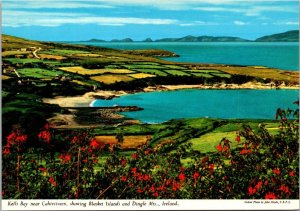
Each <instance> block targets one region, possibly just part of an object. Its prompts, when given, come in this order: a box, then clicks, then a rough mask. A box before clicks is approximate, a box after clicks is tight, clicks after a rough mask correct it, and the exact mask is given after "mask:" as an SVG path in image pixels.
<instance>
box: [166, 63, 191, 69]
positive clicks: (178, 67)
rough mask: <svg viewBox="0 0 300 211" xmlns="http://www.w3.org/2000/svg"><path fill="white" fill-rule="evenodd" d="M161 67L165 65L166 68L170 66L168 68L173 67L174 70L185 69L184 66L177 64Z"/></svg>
mask: <svg viewBox="0 0 300 211" xmlns="http://www.w3.org/2000/svg"><path fill="white" fill-rule="evenodd" d="M163 67H167V68H170V69H175V70H186V68H185V67H182V66H178V65H171V64H170V65H163Z"/></svg>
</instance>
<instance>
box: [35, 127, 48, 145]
mask: <svg viewBox="0 0 300 211" xmlns="http://www.w3.org/2000/svg"><path fill="white" fill-rule="evenodd" d="M38 137H39V139H41V140H43V141H45V142H47V143H48V144H49V143H50V139H51V134H50V132H49V131H47V130H44V131H41V132H40V133H39V134H38Z"/></svg>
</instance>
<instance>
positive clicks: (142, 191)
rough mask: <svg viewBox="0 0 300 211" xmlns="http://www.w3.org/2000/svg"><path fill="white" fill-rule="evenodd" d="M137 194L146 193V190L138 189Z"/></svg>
mask: <svg viewBox="0 0 300 211" xmlns="http://www.w3.org/2000/svg"><path fill="white" fill-rule="evenodd" d="M136 192H137V193H144V190H142V189H139V188H138V189H137V190H136Z"/></svg>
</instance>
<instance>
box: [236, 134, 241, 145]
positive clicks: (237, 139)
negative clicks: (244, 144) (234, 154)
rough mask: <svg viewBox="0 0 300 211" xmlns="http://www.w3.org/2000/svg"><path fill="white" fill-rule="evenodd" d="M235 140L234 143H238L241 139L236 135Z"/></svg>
mask: <svg viewBox="0 0 300 211" xmlns="http://www.w3.org/2000/svg"><path fill="white" fill-rule="evenodd" d="M235 140H236V142H238V143H240V141H241V137H240V136H239V135H237V136H236V137H235Z"/></svg>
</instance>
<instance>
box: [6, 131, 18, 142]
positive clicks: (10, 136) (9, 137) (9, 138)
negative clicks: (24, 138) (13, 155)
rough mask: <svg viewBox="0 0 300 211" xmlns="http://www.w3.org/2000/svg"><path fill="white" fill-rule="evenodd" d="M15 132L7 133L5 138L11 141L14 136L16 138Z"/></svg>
mask: <svg viewBox="0 0 300 211" xmlns="http://www.w3.org/2000/svg"><path fill="white" fill-rule="evenodd" d="M16 136H17V134H16V133H15V132H12V133H11V134H9V135H8V136H7V137H6V139H7V141H8V142H12V141H13V140H14V139H15V138H16Z"/></svg>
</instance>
